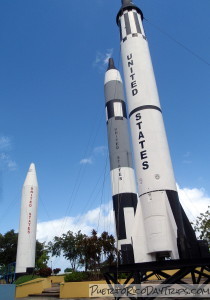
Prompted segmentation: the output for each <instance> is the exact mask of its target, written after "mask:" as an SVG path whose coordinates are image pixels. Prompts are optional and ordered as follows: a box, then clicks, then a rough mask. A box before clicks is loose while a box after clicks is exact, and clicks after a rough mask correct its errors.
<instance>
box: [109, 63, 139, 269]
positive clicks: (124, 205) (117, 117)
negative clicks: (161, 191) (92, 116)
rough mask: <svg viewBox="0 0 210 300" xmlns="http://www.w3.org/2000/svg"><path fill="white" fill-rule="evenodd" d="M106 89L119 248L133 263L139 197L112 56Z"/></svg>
mask: <svg viewBox="0 0 210 300" xmlns="http://www.w3.org/2000/svg"><path fill="white" fill-rule="evenodd" d="M104 92H105V101H106V122H107V134H108V144H109V158H110V170H111V172H110V175H111V184H112V199H113V207H114V214H115V224H116V235H117V238H118V249H119V250H120V251H121V253H122V259H123V262H124V263H133V262H134V256H133V246H132V243H131V232H132V229H133V223H134V216H135V212H136V207H137V202H138V200H137V199H138V198H137V193H136V182H135V175H134V170H133V166H132V157H131V150H130V143H129V134H128V122H127V114H126V106H125V101H124V93H123V85H122V79H121V76H120V73H119V71H118V70H117V69H116V68H115V66H114V61H113V59H111V58H110V59H109V65H108V70H107V72H106V74H105V82H104ZM134 247H135V245H134Z"/></svg>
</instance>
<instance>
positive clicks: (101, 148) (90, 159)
mask: <svg viewBox="0 0 210 300" xmlns="http://www.w3.org/2000/svg"><path fill="white" fill-rule="evenodd" d="M106 151H107V147H105V146H98V147H95V148H94V149H93V151H92V155H91V156H90V157H87V158H83V159H81V160H80V162H79V163H80V164H82V165H87V164H89V165H91V164H93V162H94V160H95V159H94V158H96V155H102V156H104V155H105V153H106Z"/></svg>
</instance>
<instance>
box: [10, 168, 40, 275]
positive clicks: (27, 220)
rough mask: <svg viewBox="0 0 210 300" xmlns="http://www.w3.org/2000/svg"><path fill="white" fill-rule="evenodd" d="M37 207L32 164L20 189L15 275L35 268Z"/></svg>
mask: <svg viewBox="0 0 210 300" xmlns="http://www.w3.org/2000/svg"><path fill="white" fill-rule="evenodd" d="M37 205H38V182H37V177H36V169H35V165H34V164H33V163H32V164H31V165H30V167H29V170H28V173H27V176H26V179H25V182H24V184H23V188H22V199H21V210H20V225H19V234H18V247H17V257H16V271H15V272H16V273H25V272H26V271H27V268H34V267H35V251H36V231H37Z"/></svg>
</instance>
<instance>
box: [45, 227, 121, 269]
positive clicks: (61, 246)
mask: <svg viewBox="0 0 210 300" xmlns="http://www.w3.org/2000/svg"><path fill="white" fill-rule="evenodd" d="M48 246H49V250H50V252H51V254H52V256H60V255H61V254H63V256H64V257H65V258H66V259H68V260H69V261H70V265H71V270H72V271H75V270H77V268H78V267H81V266H83V267H84V268H85V271H98V270H99V269H100V266H101V262H104V261H106V264H109V265H111V264H112V263H113V262H114V260H115V258H116V253H117V250H116V248H115V239H114V237H113V235H109V234H108V232H103V233H102V234H101V236H99V237H98V235H97V232H96V230H94V229H93V230H92V232H91V235H90V236H87V235H85V234H82V233H81V231H78V232H77V233H76V234H74V233H73V232H72V231H68V232H67V233H66V234H63V235H62V236H61V237H58V236H55V237H54V239H53V242H50V243H48Z"/></svg>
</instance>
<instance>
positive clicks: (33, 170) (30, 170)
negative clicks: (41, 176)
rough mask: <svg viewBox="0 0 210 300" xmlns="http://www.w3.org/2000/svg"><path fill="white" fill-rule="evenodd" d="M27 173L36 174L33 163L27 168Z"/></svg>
mask: <svg viewBox="0 0 210 300" xmlns="http://www.w3.org/2000/svg"><path fill="white" fill-rule="evenodd" d="M28 171H29V172H36V168H35V164H34V163H31V164H30V167H29V170H28Z"/></svg>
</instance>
